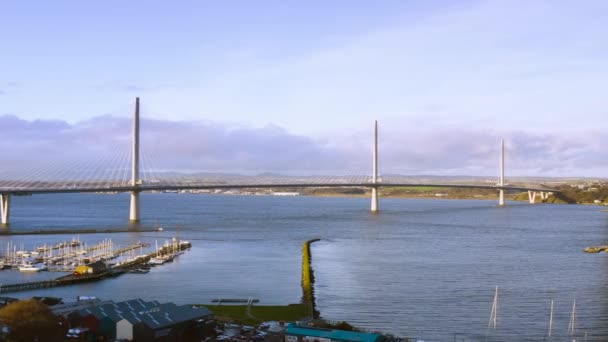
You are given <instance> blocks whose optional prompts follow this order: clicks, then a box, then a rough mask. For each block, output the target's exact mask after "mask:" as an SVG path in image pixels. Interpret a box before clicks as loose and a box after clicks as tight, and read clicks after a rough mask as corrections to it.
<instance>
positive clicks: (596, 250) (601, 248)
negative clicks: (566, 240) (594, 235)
mask: <svg viewBox="0 0 608 342" xmlns="http://www.w3.org/2000/svg"><path fill="white" fill-rule="evenodd" d="M583 251H584V252H585V253H599V252H601V251H608V246H592V247H587V248H585V249H584V250H583Z"/></svg>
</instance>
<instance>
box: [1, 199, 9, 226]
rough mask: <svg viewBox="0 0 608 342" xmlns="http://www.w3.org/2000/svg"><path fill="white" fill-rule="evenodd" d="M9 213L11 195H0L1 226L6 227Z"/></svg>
mask: <svg viewBox="0 0 608 342" xmlns="http://www.w3.org/2000/svg"><path fill="white" fill-rule="evenodd" d="M10 213H11V195H10V194H0V216H2V220H1V224H2V226H8V223H9V219H10Z"/></svg>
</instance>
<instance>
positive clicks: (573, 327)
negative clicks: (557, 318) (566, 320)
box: [568, 298, 576, 336]
mask: <svg viewBox="0 0 608 342" xmlns="http://www.w3.org/2000/svg"><path fill="white" fill-rule="evenodd" d="M575 331H576V298H574V302H572V313H571V314H570V324H568V333H569V334H570V336H574V335H575Z"/></svg>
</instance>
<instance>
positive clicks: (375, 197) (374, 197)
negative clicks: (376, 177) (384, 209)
mask: <svg viewBox="0 0 608 342" xmlns="http://www.w3.org/2000/svg"><path fill="white" fill-rule="evenodd" d="M369 211H370V212H371V213H372V214H377V213H378V187H373V188H372V205H371V208H370V210H369Z"/></svg>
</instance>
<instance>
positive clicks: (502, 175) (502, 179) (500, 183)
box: [498, 139, 505, 207]
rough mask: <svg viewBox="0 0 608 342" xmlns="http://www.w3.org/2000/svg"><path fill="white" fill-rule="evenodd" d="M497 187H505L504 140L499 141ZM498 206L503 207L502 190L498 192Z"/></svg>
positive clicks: (503, 196) (503, 195) (503, 191)
mask: <svg viewBox="0 0 608 342" xmlns="http://www.w3.org/2000/svg"><path fill="white" fill-rule="evenodd" d="M498 186H501V187H502V186H505V139H501V141H500V179H499V181H498ZM498 205H499V206H501V207H503V206H504V205H505V190H504V189H500V190H499V191H498Z"/></svg>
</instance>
